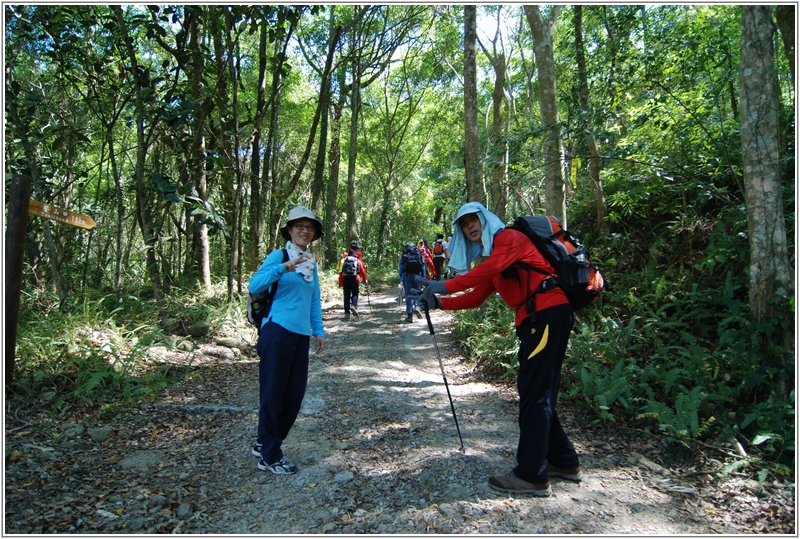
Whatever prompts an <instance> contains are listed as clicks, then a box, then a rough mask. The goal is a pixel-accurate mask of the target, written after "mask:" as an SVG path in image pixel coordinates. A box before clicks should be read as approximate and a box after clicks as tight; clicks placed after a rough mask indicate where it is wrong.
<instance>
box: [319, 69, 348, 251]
mask: <svg viewBox="0 0 800 539" xmlns="http://www.w3.org/2000/svg"><path fill="white" fill-rule="evenodd" d="M339 73H340V75H339V98H338V99H337V101H336V103H335V104H334V105H333V112H332V113H331V114H332V118H331V120H332V121H331V149H330V151H329V152H328V154H329V157H328V163H329V167H330V170H329V172H328V184H327V195H326V198H327V200H326V202H325V223H327V226H328V230H330V231H331V232H335V230H336V221H337V220H338V207H337V204H336V199H337V196H338V193H339V165H340V164H341V162H342V146H341V134H342V112H343V111H344V101H345V96H346V94H345V90H344V71H340V72H339ZM323 241H324V243H325V260H326V261H327V262H328V264H336V262H337V261H338V259H339V249H338V246H337V245H336V234H326V235H325V237H324V238H323Z"/></svg>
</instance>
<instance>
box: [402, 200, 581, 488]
mask: <svg viewBox="0 0 800 539" xmlns="http://www.w3.org/2000/svg"><path fill="white" fill-rule="evenodd" d="M453 225H454V233H453V239H452V241H451V243H450V265H451V266H452V267H453V268H454V269H455V270H456V271H458V272H459V273H460V274H461V275H459V276H458V277H455V278H453V279H450V280H448V281H428V280H425V279H417V280H418V281H419V284H420V285H422V286H424V287H425V288H424V290H422V292H417V293H416V294H414V293H412V295H414V296H415V297H416V298H417V300H418V301H419V302H420V303H421V304H422V306H423V308H427V309H437V308H439V309H445V310H458V309H470V308H475V307H478V306H480V305H481V304H482V303H483V302H484V301H485V300H486V299H488V298H489V297H491V296H492V295H493V294H494V293H495V292H497V293H499V295H500V297H501V298H502V299H503V301H504V302H505V303H506V304H507V305H508V306H509V307H510V308H511V309H513V310H514V311H515V312H516V313H517V314H516V319H515V322H514V324H515V326H516V330H517V337H518V338H519V340H520V347H519V372H518V374H517V386H518V390H519V429H520V435H519V445H518V447H517V466H516V467H515V468H514V469H513V470H512V471H511V472H510V473H508V474H506V475H495V476H492V477H490V478H489V486H490V487H491V488H493V489H495V490H499V491H503V492H512V493H520V494H532V495H534V496H542V497H545V496H549V495H550V494H551V492H552V491H551V488H550V478H551V477H560V478H562V479H567V480H569V481H575V482H579V481H580V480H581V468H580V463H579V460H578V454H577V452H576V451H575V448H574V447H573V445H572V442H570V440H569V438H568V437H567V435H566V433H565V432H564V429H563V428H562V427H561V423H560V421H559V418H558V414H557V413H556V401H557V399H558V386H559V383H560V381H561V364H562V362H563V361H564V355H565V353H566V349H567V341H568V339H569V334H570V331H571V330H572V325H573V322H574V317H573V313H572V307H571V306H570V304H569V301H568V300H567V296H566V295H565V294H564V292H563V291H562V290H561V289H560V288H557V287H546V290H541V289H540V285H541V284H542V281H544V280H545V279H546V278H547V276H546V275H542V274H540V273H538V272H536V271H530V270H527V269H524V267H523V266H521V264H525V265H529V266H533V267H535V268H540V269H541V270H544V271H545V272H546V273H552V272H553V271H554V270H553V267H552V266H551V265H550V263H549V262H548V261H547V260H546V259H545V258H544V257H543V256H542V254H541V253H540V252H539V251H538V250H537V249H536V247H535V246H534V245H533V243H532V242H531V241H530V240H529V239H528V238H527V237H526V236H525V235H524V234H523V233H522V232H520V231H518V230H513V229H507V228H506V227H505V225H504V224H503V222H502V221H501V220H500V219H499V218H498V217H497V216H496V215H495V214H493V213H492V212H490V211H489V210H487V209H486V208H485V207H484V206H483V205H482V204H481V203H479V202H468V203H467V204H464V205H463V206H462V207H461V208H460V209H459V211H458V213H457V214H456V219H455V222H454V223H453ZM473 262H479V263H478V264H477V265H475V266H474V267H473V268H472V269H470V265H471V263H473ZM518 264H520V266H519V267H518V266H517V265H518ZM470 289H471V290H470ZM464 290H470V291H469V292H467V293H465V294H462V295H459V296H455V297H449V296H448V295H449V294H453V293H455V292H461V291H464ZM439 294H441V297H439V296H438V295H439Z"/></svg>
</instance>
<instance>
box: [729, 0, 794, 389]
mask: <svg viewBox="0 0 800 539" xmlns="http://www.w3.org/2000/svg"><path fill="white" fill-rule="evenodd" d="M773 31H774V26H773V22H772V7H771V6H765V5H754V6H742V48H741V68H740V70H739V73H740V85H739V86H740V99H739V101H740V103H741V107H742V113H741V118H742V125H741V136H742V161H743V163H742V165H743V179H744V187H745V201H746V205H747V230H748V235H749V239H750V312H751V315H752V317H753V320H754V321H756V322H757V323H759V324H763V325H770V324H774V320H776V319H780V317H781V316H783V317H784V318H785V320H786V321H788V322H789V323H788V324H787V327H786V329H784V330H783V335H782V337H783V341H782V342H764V345H765V347H766V348H767V349H769V348H772V347H775V346H783V350H784V354H783V357H782V358H781V359H782V362H783V364H782V365H781V367H782V369H783V373H784V374H785V377H778V380H776V381H775V386H774V388H775V393H776V395H778V396H779V397H781V398H787V397H788V395H789V392H790V391H791V390H792V389H793V387H794V380H793V373H794V340H795V336H794V324H793V323H792V322H793V316H792V313H791V309H790V307H789V303H788V301H789V300H790V299H791V298H793V297H794V281H793V277H792V271H791V268H790V266H789V260H788V253H787V247H786V228H785V222H784V215H783V201H782V197H781V186H780V149H779V145H778V140H779V131H778V129H779V128H778V100H777V95H778V94H777V89H776V84H777V80H776V76H775V69H774V63H773V61H774V57H773V46H772V33H773ZM776 296H778V297H779V298H780V301H777V302H776V301H774V300H775V298H776ZM778 331H780V328H778ZM766 339H768V337H765V341H766ZM765 355H766V354H765ZM766 361H769V360H766Z"/></svg>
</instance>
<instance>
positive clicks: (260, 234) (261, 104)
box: [245, 23, 280, 273]
mask: <svg viewBox="0 0 800 539" xmlns="http://www.w3.org/2000/svg"><path fill="white" fill-rule="evenodd" d="M267 28H268V25H267V24H263V23H262V24H261V34H260V35H259V41H258V89H257V94H256V114H255V118H254V120H253V144H252V145H251V148H252V150H251V155H252V157H251V159H250V213H249V214H248V216H247V227H248V229H249V235H248V237H247V249H246V257H247V261H246V265H245V270H246V271H247V272H248V273H253V272H255V271H256V270H257V269H258V267H259V264H260V263H261V260H262V258H261V243H262V242H263V241H264V215H265V211H264V208H265V204H264V200H263V197H262V194H261V184H262V179H261V130H262V128H263V125H264V113H265V112H266V109H267V93H266V85H267ZM275 76H278V77H280V69H276V70H275V71H273V77H275ZM273 86H274V81H273ZM273 89H274V88H273ZM269 149H270V148H269V146H265V150H266V151H265V152H264V153H265V154H268V153H269ZM264 160H265V161H266V160H267V157H266V155H265V156H264ZM267 171H268V169H264V177H265V178H268V175H269V173H268V172H267Z"/></svg>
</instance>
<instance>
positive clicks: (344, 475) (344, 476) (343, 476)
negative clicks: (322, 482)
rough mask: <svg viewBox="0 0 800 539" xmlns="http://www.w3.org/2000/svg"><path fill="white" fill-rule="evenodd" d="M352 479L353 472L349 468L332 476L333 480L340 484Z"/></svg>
mask: <svg viewBox="0 0 800 539" xmlns="http://www.w3.org/2000/svg"><path fill="white" fill-rule="evenodd" d="M353 479H355V475H353V472H351V471H350V470H342V471H341V472H339V473H337V474H336V475H335V476H334V477H333V480H334V481H335V482H336V483H339V484H340V485H344V484H345V483H349V482H350V481H352V480H353Z"/></svg>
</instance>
